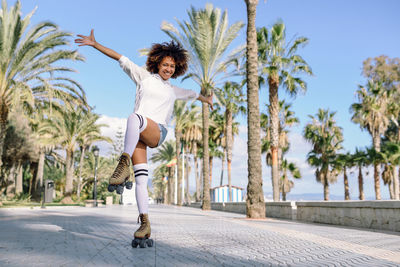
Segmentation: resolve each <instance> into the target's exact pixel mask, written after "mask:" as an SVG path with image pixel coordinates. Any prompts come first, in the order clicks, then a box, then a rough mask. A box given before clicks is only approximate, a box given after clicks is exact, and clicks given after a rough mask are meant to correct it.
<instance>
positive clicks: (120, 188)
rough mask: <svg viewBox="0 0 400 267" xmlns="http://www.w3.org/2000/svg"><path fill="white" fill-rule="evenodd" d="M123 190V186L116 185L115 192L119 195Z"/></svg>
mask: <svg viewBox="0 0 400 267" xmlns="http://www.w3.org/2000/svg"><path fill="white" fill-rule="evenodd" d="M123 192H124V186H123V185H118V186H117V194H119V195H121V194H122V193H123Z"/></svg>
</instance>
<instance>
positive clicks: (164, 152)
mask: <svg viewBox="0 0 400 267" xmlns="http://www.w3.org/2000/svg"><path fill="white" fill-rule="evenodd" d="M175 149H176V144H175V142H174V141H173V140H169V141H166V142H164V143H163V144H162V145H161V147H159V148H157V152H155V153H154V154H153V155H152V156H151V158H150V161H151V162H153V163H161V165H166V164H167V163H168V162H170V161H171V160H173V159H174V158H175V157H176V150H175ZM161 165H160V166H161ZM173 177H174V169H173V168H172V167H168V182H167V191H168V197H167V199H166V200H165V201H166V202H167V204H171V203H172V196H173V194H172V193H173V182H174V178H173Z"/></svg>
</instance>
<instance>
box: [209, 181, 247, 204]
mask: <svg viewBox="0 0 400 267" xmlns="http://www.w3.org/2000/svg"><path fill="white" fill-rule="evenodd" d="M243 192H244V188H241V187H238V186H234V185H232V202H242V201H243V196H244V193H243ZM211 201H212V202H229V186H228V185H227V184H226V185H223V186H217V187H214V188H211Z"/></svg>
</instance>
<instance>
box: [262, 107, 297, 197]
mask: <svg viewBox="0 0 400 267" xmlns="http://www.w3.org/2000/svg"><path fill="white" fill-rule="evenodd" d="M266 106H267V110H268V111H269V110H270V109H269V106H268V105H266ZM291 107H292V104H289V103H285V101H284V100H282V101H279V115H278V116H279V146H278V170H279V171H280V172H281V171H282V168H281V164H282V160H283V155H284V154H285V153H286V152H287V151H289V147H290V143H289V137H288V133H289V129H288V128H289V127H292V126H294V125H296V124H298V123H299V118H297V117H295V115H294V112H293V111H292V110H291ZM270 122H271V120H270V119H269V116H268V115H267V114H264V113H261V123H260V125H261V129H263V130H264V131H265V133H266V135H265V137H264V138H263V139H262V140H261V142H262V144H261V153H266V160H265V162H266V163H267V165H268V166H272V152H271V127H270ZM280 191H281V190H280Z"/></svg>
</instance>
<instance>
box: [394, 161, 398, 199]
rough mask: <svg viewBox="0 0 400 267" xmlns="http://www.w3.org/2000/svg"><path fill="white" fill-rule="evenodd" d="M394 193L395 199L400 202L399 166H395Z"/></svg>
mask: <svg viewBox="0 0 400 267" xmlns="http://www.w3.org/2000/svg"><path fill="white" fill-rule="evenodd" d="M393 193H394V199H395V200H399V172H398V170H397V166H393Z"/></svg>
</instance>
